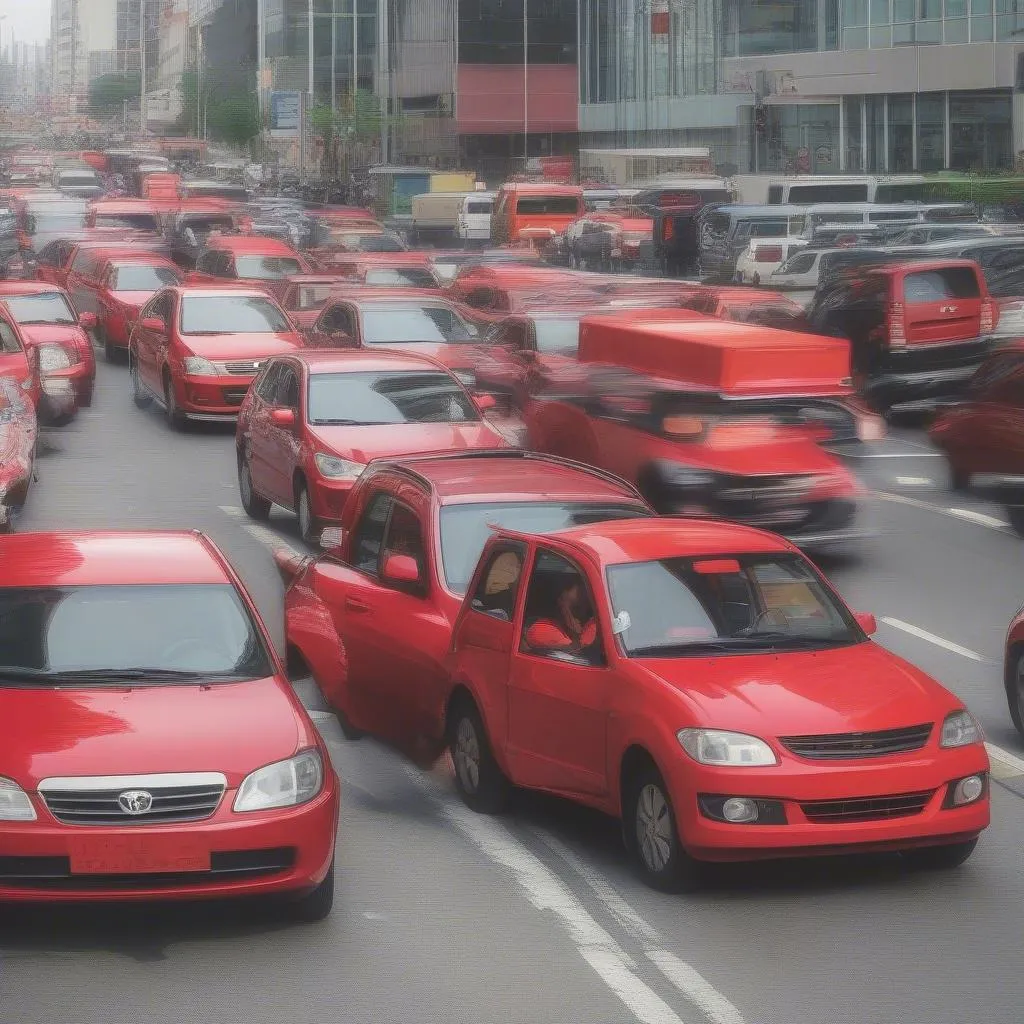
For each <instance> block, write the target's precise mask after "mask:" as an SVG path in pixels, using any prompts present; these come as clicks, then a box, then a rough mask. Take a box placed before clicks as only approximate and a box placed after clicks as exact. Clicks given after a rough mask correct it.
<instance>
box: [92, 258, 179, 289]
mask: <svg viewBox="0 0 1024 1024" xmlns="http://www.w3.org/2000/svg"><path fill="white" fill-rule="evenodd" d="M180 280H181V275H180V274H178V273H176V272H175V271H174V270H173V269H172V268H171V267H152V266H147V265H146V264H144V263H140V264H138V265H137V266H126V267H115V268H114V271H113V273H112V274H111V278H110V288H111V290H112V291H121V292H158V291H160V289H161V288H166V287H167V286H168V285H171V284H177V283H178V282H179V281H180Z"/></svg>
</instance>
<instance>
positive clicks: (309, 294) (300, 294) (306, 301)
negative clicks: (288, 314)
mask: <svg viewBox="0 0 1024 1024" xmlns="http://www.w3.org/2000/svg"><path fill="white" fill-rule="evenodd" d="M336 287H337V286H336V285H334V284H304V285H303V286H302V287H301V288H299V289H298V290H297V292H296V298H295V301H296V302H297V304H298V308H299V309H313V308H314V307H316V306H322V305H323V304H324V303H325V302H326V301H327V300H328V299H329V298H330V296H331V292H332V291H334V290H335V289H336Z"/></svg>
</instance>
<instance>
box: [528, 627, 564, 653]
mask: <svg viewBox="0 0 1024 1024" xmlns="http://www.w3.org/2000/svg"><path fill="white" fill-rule="evenodd" d="M526 643H527V646H529V647H530V648H531V650H534V651H560V650H564V649H566V648H569V647H572V638H571V637H570V636H568V635H567V634H566V633H564V632H563V631H562V630H561V629H559V628H558V626H556V625H555V624H554V623H553V622H545V621H544V620H543V619H542V620H541V621H540V622H535V623H534V624H533V625H532V626H530V627H529V629H527V631H526Z"/></svg>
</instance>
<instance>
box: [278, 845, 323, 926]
mask: <svg viewBox="0 0 1024 1024" xmlns="http://www.w3.org/2000/svg"><path fill="white" fill-rule="evenodd" d="M333 908H334V861H333V860H332V861H331V866H330V868H328V870H327V874H326V875H325V876H324V880H323V881H322V882H321V883H320V884H319V885H318V886H317V887H316V888H315V889H314V890H313V891H312V892H308V893H306V895H305V896H301V897H299V899H297V900H295V901H294V902H293V903H292V904H291V906H290V907H289V908H288V910H289V914H288V916H289V917H290V918H291V919H292V920H293V921H298V922H299V923H300V924H316V922H317V921H323V920H324V918H326V917H329V916H330V913H331V910H332V909H333Z"/></svg>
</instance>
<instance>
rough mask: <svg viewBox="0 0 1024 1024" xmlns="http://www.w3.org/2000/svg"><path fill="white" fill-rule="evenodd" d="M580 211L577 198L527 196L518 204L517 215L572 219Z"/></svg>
mask: <svg viewBox="0 0 1024 1024" xmlns="http://www.w3.org/2000/svg"><path fill="white" fill-rule="evenodd" d="M579 211H580V201H579V199H577V197H576V196H525V197H523V198H522V199H520V200H519V201H518V202H517V203H516V213H518V214H534V215H537V216H545V215H548V216H552V217H571V216H574V215H576V214H578V213H579Z"/></svg>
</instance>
